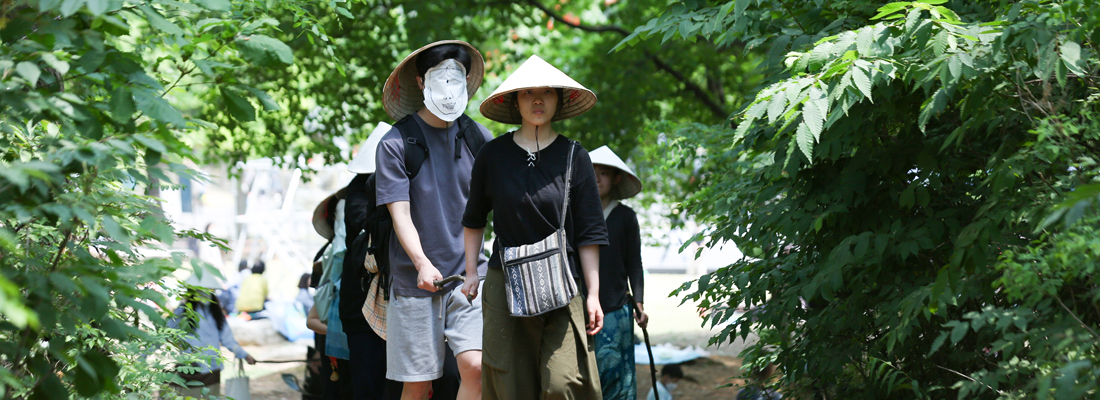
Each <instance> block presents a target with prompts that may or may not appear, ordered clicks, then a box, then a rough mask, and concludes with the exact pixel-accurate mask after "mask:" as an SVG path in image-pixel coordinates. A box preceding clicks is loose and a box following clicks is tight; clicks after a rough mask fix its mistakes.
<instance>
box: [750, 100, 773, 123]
mask: <svg viewBox="0 0 1100 400" xmlns="http://www.w3.org/2000/svg"><path fill="white" fill-rule="evenodd" d="M768 104H770V103H769V102H767V101H757V102H756V103H753V104H752V105H751V106H749V109H748V110H747V111H745V117H746V118H745V121H746V122H748V121H751V120H754V119H757V118H760V117H763V116H764V112H766V111H767V110H768Z"/></svg>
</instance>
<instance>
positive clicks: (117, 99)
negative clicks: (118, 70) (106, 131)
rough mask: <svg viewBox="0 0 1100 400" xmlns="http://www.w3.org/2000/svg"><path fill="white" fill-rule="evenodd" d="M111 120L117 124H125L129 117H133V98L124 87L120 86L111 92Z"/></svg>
mask: <svg viewBox="0 0 1100 400" xmlns="http://www.w3.org/2000/svg"><path fill="white" fill-rule="evenodd" d="M110 109H111V119H114V120H115V121H116V122H118V123H126V122H127V121H129V120H130V117H132V116H133V115H134V111H136V110H137V109H136V107H135V106H134V96H133V95H131V94H130V89H127V88H126V87H125V86H120V87H118V88H117V89H115V91H114V92H111V103H110Z"/></svg>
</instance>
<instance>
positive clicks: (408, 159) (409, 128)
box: [394, 114, 428, 179]
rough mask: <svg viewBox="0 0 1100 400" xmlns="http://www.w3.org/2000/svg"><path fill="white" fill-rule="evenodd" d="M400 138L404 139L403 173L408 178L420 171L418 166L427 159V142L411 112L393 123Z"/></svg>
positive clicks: (413, 176)
mask: <svg viewBox="0 0 1100 400" xmlns="http://www.w3.org/2000/svg"><path fill="white" fill-rule="evenodd" d="M394 127H395V128H397V131H398V132H401V138H402V139H404V141H405V143H404V144H405V174H406V175H408V177H409V179H412V178H415V177H416V174H419V173H420V167H421V166H422V165H424V160H426V159H428V143H427V142H426V141H425V140H427V138H425V137H424V131H423V130H421V129H420V124H418V123H416V120H415V119H414V118H413V116H412V114H409V115H406V116H405V118H402V119H401V120H400V121H397V123H396V124H394Z"/></svg>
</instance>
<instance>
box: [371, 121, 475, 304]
mask: <svg viewBox="0 0 1100 400" xmlns="http://www.w3.org/2000/svg"><path fill="white" fill-rule="evenodd" d="M413 118H414V119H415V120H416V123H418V124H420V129H422V130H423V132H424V137H425V138H426V139H427V140H426V141H427V144H428V157H427V159H426V160H424V164H423V165H422V166H421V167H420V172H419V173H418V174H417V175H416V177H415V178H413V179H412V180H409V177H408V174H407V173H406V171H405V143H404V141H403V140H402V139H401V132H399V131H398V130H397V128H394V129H391V130H390V131H389V133H387V134H386V136H383V137H382V142H381V143H380V144H379V145H378V156H377V157H376V158H375V159H376V163H377V171H376V174H377V177H376V178H375V179H376V183H375V184H376V187H377V196H378V197H377V198H378V200H377V204H378V205H379V206H384V205H386V204H389V203H393V202H396V201H408V202H409V210H410V213H411V214H412V221H413V225H414V226H416V230H417V233H418V234H419V235H420V246H421V247H422V248H423V249H424V255H425V256H427V257H428V259H429V260H431V261H432V265H434V266H435V267H436V268H437V269H439V273H440V274H443V276H444V277H447V276H450V275H464V274H465V271H466V258H465V257H466V250H465V248H464V243H463V238H462V230H463V227H462V213H463V212H465V210H466V200H467V199H469V198H470V171H471V170H472V169H473V166H474V156H475V155H474V154H472V153H471V152H470V149H469V148H468V147H467V146H466V143H465V141H464V140H462V139H458V138H457V136H458V123H457V121H456V122H455V123H454V124H451V126H450V127H449V128H442V129H441V128H435V127H432V126H431V125H428V124H427V123H426V122H424V120H423V119H421V118H420V116H419V115H416V114H413ZM475 123H476V122H475ZM477 127H478V128H479V129H480V130H481V133H482V134H484V135H485V141H486V142H488V141H490V140H492V139H493V136H492V135H491V134H489V130H488V129H486V128H485V127H484V126H482V125H481V124H477ZM456 145H457V146H458V147H459V151H460V153H459V157H457V158H456V157H455V146H456ZM487 262H488V259H487V258H486V257H485V256H484V254H482V255H481V257H480V261H479V263H478V268H477V270H478V274H479V275H481V276H485V271H486V268H487ZM390 273H391V274H392V275H393V281H392V284H391V290H392V291H393V293H396V294H398V295H400V296H412V297H428V296H432V295H433V293H432V292H429V291H427V290H423V289H420V288H418V287H416V276H417V271H416V267H414V266H413V262H412V259H411V258H409V254H408V253H406V252H405V248H404V247H403V246H401V242H400V240H399V239H398V238H397V235H396V234H395V235H393V237H392V238H391V239H390ZM455 285H458V283H452V284H450V285H448V286H447V287H445V288H444V289H447V290H450V289H453V288H454V286H455ZM447 290H440V291H436V292H435V293H434V294H435V295H438V294H442V293H445V292H446V291H447Z"/></svg>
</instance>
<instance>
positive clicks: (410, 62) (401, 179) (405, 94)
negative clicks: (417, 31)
mask: <svg viewBox="0 0 1100 400" xmlns="http://www.w3.org/2000/svg"><path fill="white" fill-rule="evenodd" d="M484 71H485V63H484V60H483V59H482V58H481V54H480V53H479V52H478V51H477V49H475V48H474V47H473V46H470V45H469V44H468V43H465V42H462V41H458V40H447V41H440V42H436V43H432V44H429V45H427V46H424V47H422V48H420V49H418V50H416V51H414V52H413V53H412V54H410V55H409V56H408V57H405V59H404V60H403V61H401V63H400V64H398V66H397V68H396V69H394V71H393V73H392V74H390V77H389V79H387V80H386V86H385V88H384V89H383V98H382V102H383V106H384V108H385V109H386V112H387V113H388V114H389V115H390V116H391V117H393V119H394V120H397V121H398V122H397V123H396V124H394V128H393V129H392V130H391V131H390V132H389V133H387V134H386V135H385V136H384V137H383V138H382V142H381V144H380V145H379V147H378V153H377V158H376V164H377V168H376V172H375V179H376V195H377V197H376V204H377V205H378V206H386V207H387V209H388V210H389V212H390V215H391V216H392V218H393V227H394V235H393V237H392V238H391V240H390V243H389V262H390V273H391V277H392V280H391V283H390V285H391V286H390V299H389V300H390V301H389V304H388V306H387V310H386V314H387V321H386V325H387V326H386V332H387V334H386V336H387V343H386V364H387V365H386V367H387V371H386V378H387V379H392V380H395V381H400V382H404V384H403V390H402V395H401V398H402V399H407V400H425V399H427V398H428V394H429V392H430V391H431V390H432V389H433V388H432V386H431V381H432V380H434V379H436V378H439V377H440V376H441V375H443V370H444V359H445V356H444V355H445V352H446V348H445V346H450V350H452V351H453V352H454V354H455V357H456V359H457V362H458V370H459V375H460V376H461V384H460V386H459V388H458V393H457V399H459V400H473V399H480V398H481V350H482V337H481V336H482V322H481V315H482V314H481V299H467V298H466V297H465V296H463V294H462V293H461V292H460V289H461V288H462V285H461V284H460V283H458V282H450V283H448V284H444V285H442V286H441V287H437V286H436V284H437V282H440V281H442V280H443V279H444V277H447V276H454V275H464V278H465V279H466V282H468V283H472V284H477V283H478V282H479V281H480V277H481V276H484V270H485V268H486V267H485V265H486V263H487V261H488V260H487V259H485V258H484V257H482V261H481V262H480V264H481V268H480V272H478V271H474V272H472V273H465V274H464V271H465V268H464V251H465V249H464V248H463V237H462V235H463V227H462V225H461V223H460V220H461V219H462V213H463V211H464V207H465V205H466V200H467V198H468V197H469V193H470V173H471V170H472V168H473V163H474V156H476V155H477V151H478V150H479V149H480V147H481V145H483V144H484V143H486V142H488V141H490V140H492V138H493V137H492V135H491V134H490V133H489V130H488V129H486V128H485V127H484V126H482V125H480V124H478V123H476V122H474V121H473V120H472V119H470V118H469V117H468V116H466V115H465V111H466V105H467V104H468V102H469V100H470V97H472V96H473V95H474V93H476V92H477V89H478V87H480V86H481V81H482V75H483V74H484ZM444 338H446V341H444ZM436 392H437V395H438V390H436Z"/></svg>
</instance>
